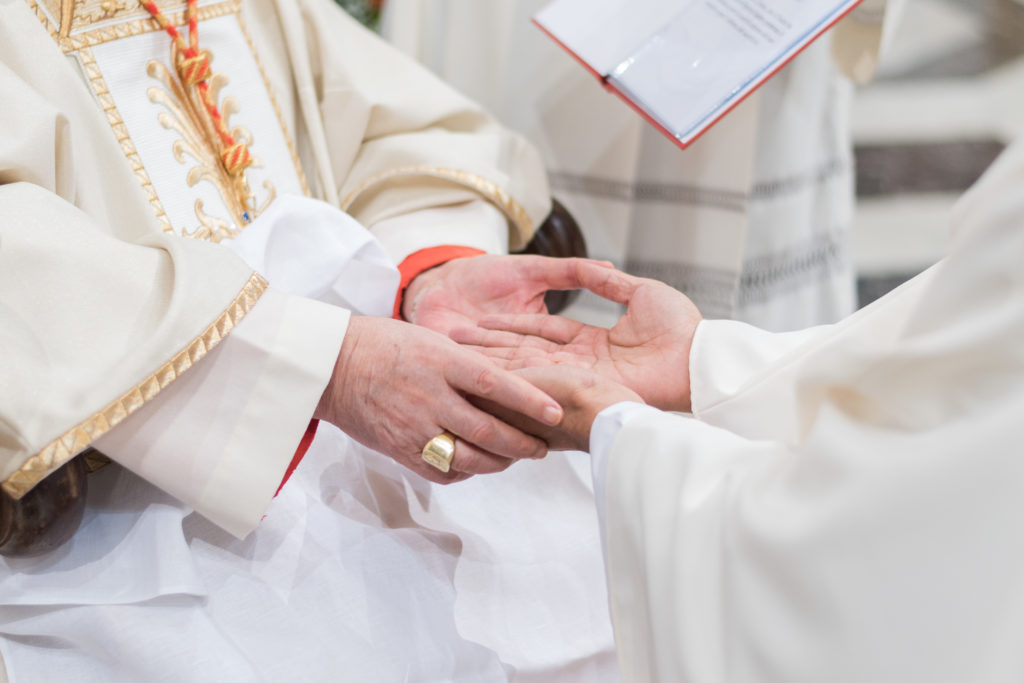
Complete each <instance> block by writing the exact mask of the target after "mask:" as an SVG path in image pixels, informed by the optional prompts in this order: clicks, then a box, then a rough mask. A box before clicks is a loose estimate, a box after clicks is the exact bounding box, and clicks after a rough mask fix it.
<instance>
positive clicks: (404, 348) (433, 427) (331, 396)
mask: <svg viewBox="0 0 1024 683" xmlns="http://www.w3.org/2000/svg"><path fill="white" fill-rule="evenodd" d="M469 396H471V397H479V398H481V399H486V400H488V401H490V402H492V403H493V404H494V405H496V406H501V407H504V408H506V409H509V410H514V411H515V412H518V413H522V414H523V415H525V416H527V417H529V418H530V419H532V420H534V421H536V422H538V423H541V424H546V425H549V426H550V425H554V424H557V423H558V422H559V421H560V420H561V418H562V409H561V408H560V407H559V405H558V403H557V402H555V401H554V400H553V399H552V398H551V397H550V396H548V395H546V394H545V393H544V392H543V391H541V390H540V389H537V388H535V387H533V386H532V385H531V384H529V383H528V382H527V381H526V380H525V379H523V378H521V377H517V376H515V375H513V374H512V373H510V372H508V371H506V370H503V369H502V368H500V367H498V366H497V365H495V364H494V363H493V362H491V361H490V360H488V359H487V358H486V357H484V356H482V355H480V354H479V353H476V352H474V351H472V350H470V349H466V348H462V347H459V346H458V345H457V344H455V342H453V341H451V340H450V339H446V338H445V337H443V336H442V335H440V334H438V333H436V332H432V331H430V330H425V329H423V328H419V327H415V326H413V325H409V324H407V323H403V322H399V321H396V320H387V319H382V318H368V317H361V316H354V317H353V318H352V320H351V322H350V323H349V329H348V332H347V333H346V335H345V340H344V342H343V343H342V347H341V351H340V353H339V354H338V361H337V363H336V365H335V368H334V374H333V377H332V379H331V380H330V382H329V384H328V386H327V388H326V389H325V390H324V393H323V396H322V397H321V399H320V404H319V406H318V407H317V410H316V413H315V415H314V417H316V418H318V419H322V420H327V421H328V422H330V423H332V424H334V425H337V426H338V427H339V428H340V429H341V430H342V431H344V432H345V433H346V434H348V435H349V436H351V437H352V438H354V439H355V440H356V441H358V442H360V443H362V444H364V445H366V446H369V447H371V448H373V449H375V450H378V451H381V452H382V453H385V454H386V455H389V456H391V457H392V458H394V459H395V460H397V461H398V462H399V463H401V464H403V465H405V466H406V467H408V468H409V469H411V470H413V471H415V472H418V473H419V474H421V475H422V476H424V477H425V478H427V479H430V480H431V481H435V482H440V483H449V482H453V481H459V480H461V479H466V478H467V477H469V476H471V475H473V474H481V473H486V472H498V471H501V470H503V469H505V468H506V467H508V466H509V465H511V464H512V463H513V462H514V461H515V460H517V459H519V458H542V457H544V455H545V453H546V452H547V446H546V444H545V443H544V442H543V441H541V440H540V439H538V438H536V437H533V436H528V435H527V434H524V433H523V432H522V431H520V430H518V429H516V428H514V427H512V426H510V425H508V424H506V423H505V422H502V421H501V420H500V419H498V418H496V417H494V416H492V415H489V414H487V413H485V412H483V411H482V410H480V409H479V408H477V407H475V406H473V405H472V404H470V402H469V401H468V400H467V398H466V397H469ZM445 430H448V431H451V432H452V433H454V434H455V436H456V437H457V438H456V442H455V454H454V456H453V459H452V463H451V470H450V471H449V472H447V473H442V472H441V471H439V470H437V469H435V468H433V467H432V466H430V465H428V464H427V463H425V462H424V461H423V460H422V457H421V453H422V450H423V447H424V446H425V445H426V443H427V442H428V441H430V440H431V439H432V438H433V437H435V436H437V435H438V434H440V433H441V432H443V431H445Z"/></svg>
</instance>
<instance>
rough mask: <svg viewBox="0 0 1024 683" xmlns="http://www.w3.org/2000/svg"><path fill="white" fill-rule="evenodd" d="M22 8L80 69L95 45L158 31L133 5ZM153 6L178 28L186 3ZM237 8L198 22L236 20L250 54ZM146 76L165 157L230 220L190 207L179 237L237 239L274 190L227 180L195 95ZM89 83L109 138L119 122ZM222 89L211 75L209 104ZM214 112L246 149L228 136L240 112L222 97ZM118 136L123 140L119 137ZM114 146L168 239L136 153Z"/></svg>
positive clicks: (171, 78) (134, 1) (151, 66)
mask: <svg viewBox="0 0 1024 683" xmlns="http://www.w3.org/2000/svg"><path fill="white" fill-rule="evenodd" d="M28 3H29V5H30V6H32V7H33V9H34V10H35V13H36V15H37V17H38V18H39V19H40V21H42V22H43V24H44V25H45V26H46V27H47V29H48V30H49V32H50V34H51V36H53V38H54V39H55V40H56V41H57V43H58V44H59V45H60V47H61V49H62V50H63V51H64V52H65V53H66V54H67V53H74V52H78V53H79V56H80V57H81V58H83V60H84V61H85V62H88V61H90V60H89V59H88V57H90V54H89V53H90V50H89V48H90V47H92V46H94V45H99V44H101V43H105V42H109V41H112V40H118V39H120V38H127V37H130V36H135V35H140V34H142V33H150V32H154V31H161V30H162V29H161V28H160V26H159V24H158V23H157V22H156V21H155V20H154V19H153V18H152V17H151V16H150V14H149V12H148V11H147V10H146V9H145V8H144V7H143V6H142V5H141V4H140V3H139V0H28ZM156 3H157V5H158V6H160V8H161V9H162V10H164V13H165V15H166V16H167V18H168V20H170V22H171V23H173V24H174V25H176V26H180V25H182V24H183V23H185V7H186V3H185V2H183V1H182V0H156ZM40 5H41V7H40ZM240 5H241V0H220V1H215V2H211V3H206V4H204V5H203V6H202V7H199V9H198V13H197V14H198V20H199V21H200V22H202V21H204V20H208V19H213V18H216V17H220V16H224V15H228V14H234V15H236V16H237V18H238V22H239V26H240V28H241V29H242V34H243V35H244V37H245V40H246V42H247V43H248V44H249V46H250V49H252V48H253V46H252V41H251V40H250V39H249V36H248V34H247V33H246V31H245V27H244V25H243V24H242V21H241V17H240V16H238V14H239V10H240ZM252 52H253V57H254V59H255V60H256V63H257V66H258V67H259V71H260V74H261V76H262V78H263V81H264V84H265V85H266V88H267V94H268V96H269V98H270V100H271V104H272V105H273V108H274V111H275V114H276V115H277V118H278V122H279V123H280V126H281V131H282V133H283V134H284V137H285V140H286V142H287V145H288V148H289V151H290V152H291V155H292V160H293V162H294V163H295V170H296V172H297V173H298V176H299V181H300V183H301V185H302V187H303V190H304V191H305V192H306V194H308V192H309V191H308V187H307V186H306V180H305V176H304V174H303V173H302V168H301V166H300V165H299V163H298V157H297V155H296V154H295V148H294V144H293V143H292V140H291V137H290V136H289V135H288V132H287V128H286V127H285V125H284V120H283V119H282V117H281V112H280V109H279V107H278V106H277V102H276V101H275V100H274V97H273V93H272V91H271V89H270V83H269V81H268V79H267V78H266V74H265V73H264V72H263V69H262V66H260V65H259V59H258V57H257V56H256V53H255V50H254V49H252ZM208 57H209V58H210V60H211V61H212V54H209V53H208ZM169 58H170V64H172V65H173V64H176V62H177V54H176V48H175V46H174V44H173V42H172V44H171V48H170V53H169ZM86 66H87V64H86ZM145 69H146V73H147V74H148V75H149V76H150V78H152V79H154V80H155V81H156V83H157V85H153V86H152V87H150V88H148V89H147V91H146V95H147V97H148V98H149V99H150V101H152V102H153V103H155V104H158V105H160V106H161V107H162V108H163V111H161V112H160V114H159V115H158V121H159V123H160V125H161V126H163V127H164V128H166V129H168V130H172V131H174V132H176V133H177V134H178V136H179V139H178V140H176V141H175V142H174V144H173V146H172V148H171V150H170V151H171V154H173V156H174V158H175V159H176V160H177V161H178V163H180V164H191V167H190V168H189V169H188V172H187V174H186V182H187V183H188V186H189V187H194V186H196V185H197V184H199V183H201V182H206V183H209V184H210V185H211V186H212V187H213V188H214V189H215V190H216V191H217V193H218V195H219V196H220V197H221V199H222V201H223V203H224V206H225V207H226V208H227V210H228V212H229V213H230V215H227V216H213V215H209V214H208V213H207V211H206V209H207V207H205V206H204V203H203V201H202V200H201V199H197V200H196V201H195V204H194V205H193V209H194V213H195V216H196V220H197V222H198V226H197V227H195V228H193V229H188V228H185V227H184V226H180V227H179V232H180V233H181V234H182V235H183V236H185V237H193V238H198V239H208V240H211V241H214V242H219V241H221V240H222V239H225V238H230V237H234V236H236V235H238V233H239V232H241V230H242V229H243V228H244V226H245V225H246V224H248V223H249V222H251V221H252V220H253V219H255V218H256V217H257V216H258V215H259V214H260V213H261V212H262V211H263V210H264V209H265V208H266V207H267V206H269V205H270V203H271V202H272V201H273V200H274V198H275V196H276V190H275V188H274V186H273V185H272V184H271V183H270V182H269V181H265V182H264V183H263V184H262V187H261V188H260V189H261V192H260V194H261V196H260V197H259V198H257V196H256V192H254V191H253V188H251V187H250V186H249V184H248V182H247V180H246V178H245V177H244V174H240V175H235V176H232V175H231V174H229V173H227V171H225V169H224V166H223V164H222V162H221V160H220V154H219V151H218V148H217V144H216V140H217V135H216V132H215V129H214V127H213V124H212V122H211V120H210V115H209V113H208V112H207V111H206V108H205V107H204V106H203V103H202V101H201V99H200V97H199V96H198V95H197V94H196V93H195V92H194V89H193V88H187V87H185V86H184V85H183V83H182V81H181V77H180V75H179V74H178V71H177V69H175V68H171V67H168V66H167V65H166V64H164V63H162V62H160V61H159V60H151V61H150V62H149V63H148V64H147V65H146V66H145ZM89 80H90V84H91V85H92V87H93V90H94V92H95V93H96V95H97V97H99V98H100V101H101V103H103V104H104V110H105V111H106V112H107V118H108V120H109V121H110V124H111V127H112V128H113V129H114V132H115V134H118V131H119V130H120V129H121V128H123V127H124V122H123V120H122V119H121V117H120V114H119V113H118V112H117V108H116V106H114V104H113V102H112V101H111V102H106V100H109V99H110V93H109V90H108V89H107V88H106V85H105V83H104V82H103V78H102V76H101V75H100V74H91V75H90V78H89ZM227 82H228V79H227V77H226V76H225V75H224V74H220V73H215V74H213V75H212V77H211V78H210V80H209V86H210V90H211V93H212V95H213V99H214V101H217V97H218V95H219V92H220V91H221V89H223V87H224V86H225V85H226V84H227ZM220 109H221V113H222V116H223V117H224V121H225V124H226V125H227V126H228V130H229V131H230V132H231V135H232V136H233V137H235V138H236V139H237V140H239V141H243V142H245V143H246V144H247V145H249V146H250V147H251V145H252V143H253V136H252V133H251V132H249V131H248V130H247V129H245V128H243V127H241V126H235V127H234V128H232V127H231V126H230V121H229V119H230V116H231V115H232V114H235V113H237V112H238V111H239V105H238V101H237V100H236V99H235V98H233V97H227V98H225V99H224V101H223V102H222V103H221V104H220ZM123 132H125V133H126V131H123ZM118 140H119V142H120V143H121V148H122V150H123V151H124V153H125V156H126V157H127V158H128V161H129V162H130V163H131V165H132V167H133V169H135V170H136V176H137V177H138V178H139V181H140V182H141V184H142V186H143V189H144V190H145V191H146V192H147V194H148V195H149V196H150V203H151V204H152V205H153V207H154V210H155V211H156V213H157V217H158V218H159V219H160V221H161V223H163V225H164V228H165V229H166V230H168V231H171V232H173V229H172V227H171V225H170V221H169V220H168V218H167V214H166V212H165V211H164V209H163V206H162V204H161V203H160V201H159V199H158V198H157V197H156V192H155V189H154V188H153V185H152V181H151V180H150V178H149V176H148V174H147V173H146V171H145V168H144V167H143V164H142V162H141V160H140V159H139V158H138V152H137V150H136V148H135V146H134V145H133V144H132V142H131V140H130V139H128V136H127V134H125V135H120V134H118ZM253 158H254V163H253V166H254V167H262V163H261V162H260V160H259V159H258V158H256V157H255V156H254V157H253Z"/></svg>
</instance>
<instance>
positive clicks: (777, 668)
mask: <svg viewBox="0 0 1024 683" xmlns="http://www.w3.org/2000/svg"><path fill="white" fill-rule="evenodd" d="M1022 187H1024V143H1021V142H1018V143H1017V144H1016V145H1014V146H1013V147H1011V148H1010V149H1009V150H1008V151H1007V152H1006V153H1005V154H1004V156H1003V158H1002V159H1000V160H999V161H998V162H997V163H996V164H995V165H994V167H993V168H992V169H991V170H990V171H989V173H988V174H987V175H986V176H985V177H984V178H983V179H982V180H981V181H980V182H979V184H978V186H977V187H976V188H975V189H973V190H972V191H971V192H970V193H969V194H968V195H967V196H966V197H965V198H964V199H963V200H962V202H961V203H960V204H959V205H958V207H957V209H956V210H955V212H954V215H953V217H952V220H953V223H954V237H953V241H952V244H951V245H950V249H949V252H948V255H947V257H946V258H945V259H944V260H943V261H941V262H940V263H938V264H937V265H935V266H934V267H932V268H931V269H930V270H928V271H926V272H925V273H923V274H922V275H921V276H919V277H917V278H915V279H914V280H911V281H910V282H909V283H907V284H906V285H904V286H903V287H901V288H899V289H897V290H895V291H894V292H892V293H890V294H889V295H887V296H886V297H884V298H883V299H880V300H879V301H878V302H876V303H875V304H873V305H871V306H869V307H867V308H865V309H863V310H861V311H860V312H858V313H856V314H855V315H853V316H851V317H849V318H847V319H846V320H844V321H842V322H840V323H838V324H836V325H833V326H827V327H822V328H817V329H812V330H808V331H805V332H801V333H791V334H789V335H771V334H768V333H765V332H761V331H759V330H754V329H753V328H749V327H747V326H745V325H742V324H740V323H733V322H721V321H718V322H716V321H705V322H703V323H701V325H700V327H699V328H698V332H697V336H696V337H695V341H694V346H693V350H692V352H691V359H690V363H691V386H692V391H693V405H694V413H695V415H696V417H697V419H696V420H694V419H686V418H682V417H677V416H672V415H669V414H663V413H660V412H658V411H656V410H654V409H652V408H649V407H646V406H630V404H620V405H619V406H615V407H612V408H609V409H608V410H607V411H605V413H602V415H601V416H600V417H599V418H598V420H597V421H595V425H594V430H593V432H592V441H591V446H592V448H593V449H594V453H595V457H596V458H597V459H598V462H597V466H596V470H597V471H598V472H601V471H602V470H603V471H604V472H605V474H604V475H603V476H601V477H600V481H599V482H598V486H599V487H600V486H604V487H605V494H604V496H603V497H602V499H601V501H600V502H599V505H600V506H601V507H602V508H603V514H604V520H605V525H606V542H607V561H608V575H609V577H608V578H609V584H610V592H611V603H612V614H613V619H614V623H615V630H616V640H617V643H618V647H619V654H620V661H621V667H622V673H623V677H624V679H625V680H628V681H673V682H676V681H680V682H682V681H737V682H740V681H758V682H759V683H765V682H774V681H778V682H780V683H781V682H785V683H801V682H807V683H810V682H817V681H830V682H835V683H844V682H847V681H848V682H850V683H853V682H854V681H857V682H861V681H877V682H889V681H892V682H897V681H899V682H904V681H929V682H932V683H939V682H945V681H948V682H950V683H954V682H957V683H959V682H962V681H972V682H977V683H983V682H986V683H987V682H996V681H999V682H1006V683H1010V682H1015V681H1020V680H1022V679H1024V658H1022V656H1021V648H1020V634H1021V633H1022V632H1024V540H1022V535H1021V534H1020V530H1019V527H1020V520H1021V519H1024V496H1022V495H1021V490H1022V489H1021V486H1022V482H1024V460H1022V459H1021V457H1020V455H1021V440H1022V438H1024V428H1022V421H1021V418H1022V416H1024V343H1022V342H1024V304H1022V302H1024V271H1022V269H1021V267H1020V255H1021V254H1022V253H1024V193H1022V192H1021V188H1022ZM608 453H610V455H608Z"/></svg>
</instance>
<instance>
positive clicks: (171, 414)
mask: <svg viewBox="0 0 1024 683" xmlns="http://www.w3.org/2000/svg"><path fill="white" fill-rule="evenodd" d="M348 319H349V312H348V311H346V310H344V309H341V308H337V307H334V306H330V305H327V304H323V303H319V302H317V301H313V300H311V299H305V298H302V297H295V296H288V295H285V294H281V293H280V292H277V291H275V290H274V289H269V290H267V291H266V292H265V293H264V294H263V296H262V298H261V299H260V301H259V302H257V304H256V306H254V307H253V309H252V311H250V312H249V314H248V315H247V316H246V317H245V318H244V319H243V320H242V322H241V323H239V324H238V326H237V327H235V329H234V330H233V331H232V332H231V334H229V335H228V336H227V337H226V338H224V340H223V341H222V342H221V343H220V344H219V345H217V346H216V347H215V348H214V349H212V350H211V351H210V353H208V354H207V355H206V357H205V358H203V359H202V360H201V361H200V362H198V363H196V365H195V366H194V367H193V368H192V369H191V370H189V371H188V372H187V373H185V374H184V375H182V376H181V377H180V378H179V379H178V380H176V381H175V382H173V383H171V384H170V385H169V386H168V387H167V388H165V389H164V390H163V391H161V392H160V393H159V394H158V395H157V396H155V397H154V398H153V399H152V400H151V401H150V402H149V403H147V404H146V405H145V406H143V407H142V408H141V409H139V411H138V412H136V413H134V414H133V415H132V416H130V417H129V418H127V419H126V420H125V421H124V422H123V423H122V424H120V425H119V426H118V427H117V428H115V429H113V430H111V431H110V432H109V433H107V434H106V435H104V436H103V437H101V438H100V439H98V440H97V441H96V447H97V448H98V449H99V450H100V451H102V452H103V453H105V454H106V455H108V456H109V457H110V458H111V459H113V460H114V461H116V462H118V463H120V464H121V465H123V466H125V467H127V468H128V469H129V470H131V471H133V472H135V473H136V474H138V475H139V476H141V477H143V478H144V479H146V480H148V481H149V482H151V483H153V484H154V485H156V486H158V487H159V488H161V489H163V490H164V491H167V492H168V493H170V494H171V495H173V496H175V497H176V498H178V499H179V500H181V501H182V502H184V503H185V504H187V505H189V506H191V507H193V508H194V509H195V510H196V511H197V512H199V513H200V514H202V515H203V516H204V517H206V518H208V519H209V520H210V521H212V522H214V523H215V524H217V525H218V526H220V527H222V528H223V529H225V530H227V531H229V532H230V533H232V534H234V535H235V536H238V537H239V538H241V537H243V536H245V535H246V534H248V533H249V532H250V531H251V530H252V529H253V528H255V527H256V525H257V524H258V523H259V521H260V519H261V517H262V515H263V511H264V510H265V508H266V506H267V505H268V504H269V502H270V500H271V499H272V498H273V496H274V494H275V492H276V491H277V488H278V487H279V486H280V484H281V481H282V479H283V477H284V473H285V470H286V469H287V467H288V464H289V463H290V462H291V460H292V458H293V456H294V455H295V449H296V447H297V446H298V445H299V442H300V440H301V439H302V435H303V433H304V432H305V430H306V428H307V426H308V424H309V421H310V418H311V417H312V415H313V411H314V410H315V409H316V406H317V403H318V402H319V400H320V396H321V394H322V393H323V390H324V387H325V386H327V382H328V380H329V379H330V377H331V373H332V372H333V370H334V364H335V362H336V361H337V357H338V352H339V350H340V349H341V342H342V339H343V337H344V335H345V330H346V328H347V326H348Z"/></svg>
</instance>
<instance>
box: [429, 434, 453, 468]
mask: <svg viewBox="0 0 1024 683" xmlns="http://www.w3.org/2000/svg"><path fill="white" fill-rule="evenodd" d="M454 457H455V435H454V434H452V433H451V432H449V431H448V430H445V431H443V432H441V433H440V434H438V435H437V436H435V437H434V438H433V439H431V440H430V441H428V442H427V445H426V446H424V447H423V461H424V462H426V463H427V464H428V465H430V466H431V467H434V468H436V469H438V470H440V471H442V472H448V471H449V470H450V469H451V468H452V458H454Z"/></svg>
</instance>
